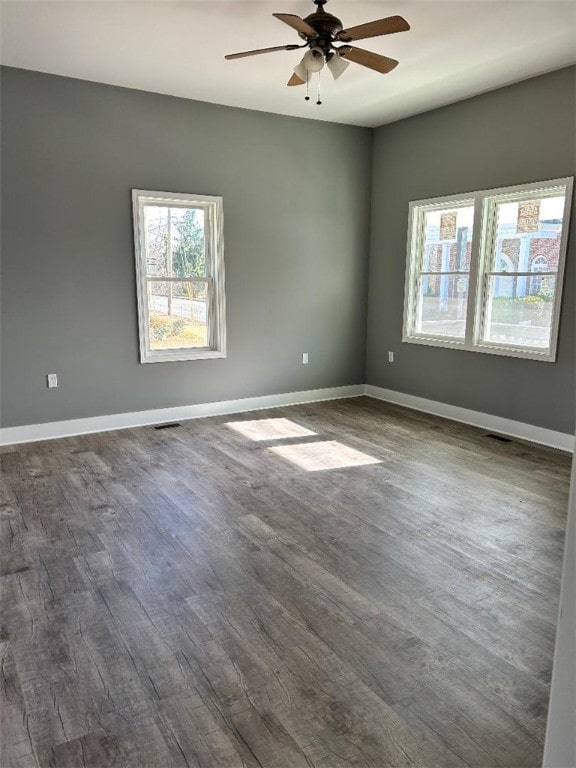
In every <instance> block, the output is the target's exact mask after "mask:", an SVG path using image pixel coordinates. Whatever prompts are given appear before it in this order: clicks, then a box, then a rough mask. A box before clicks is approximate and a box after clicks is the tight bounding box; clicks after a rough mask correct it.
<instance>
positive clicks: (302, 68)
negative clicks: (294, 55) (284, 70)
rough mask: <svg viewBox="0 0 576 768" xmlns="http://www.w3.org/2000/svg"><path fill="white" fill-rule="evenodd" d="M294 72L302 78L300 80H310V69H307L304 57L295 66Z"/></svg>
mask: <svg viewBox="0 0 576 768" xmlns="http://www.w3.org/2000/svg"><path fill="white" fill-rule="evenodd" d="M294 74H295V75H297V76H298V77H299V78H300V80H303V81H304V82H306V81H307V80H308V70H307V69H306V64H305V63H304V59H302V61H301V62H300V63H299V64H297V65H296V66H295V67H294Z"/></svg>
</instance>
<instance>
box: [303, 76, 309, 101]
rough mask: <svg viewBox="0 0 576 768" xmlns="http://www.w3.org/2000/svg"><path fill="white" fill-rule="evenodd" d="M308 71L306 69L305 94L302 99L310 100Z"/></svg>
mask: <svg viewBox="0 0 576 768" xmlns="http://www.w3.org/2000/svg"><path fill="white" fill-rule="evenodd" d="M309 91H310V72H308V70H306V96H304V101H310V92H309Z"/></svg>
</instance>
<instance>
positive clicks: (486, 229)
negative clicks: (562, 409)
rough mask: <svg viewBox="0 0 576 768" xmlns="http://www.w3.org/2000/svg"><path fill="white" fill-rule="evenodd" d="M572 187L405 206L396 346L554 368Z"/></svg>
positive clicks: (552, 185) (559, 182) (560, 182)
mask: <svg viewBox="0 0 576 768" xmlns="http://www.w3.org/2000/svg"><path fill="white" fill-rule="evenodd" d="M572 182H573V179H572V178H566V179H556V180H553V181H546V182H539V183H535V184H525V185H522V186H516V187H508V188H505V189H497V190H486V191H483V192H473V193H469V194H464V195H454V196H451V197H444V198H438V199H433V200H420V201H418V202H413V203H411V204H410V213H409V224H408V260H407V271H406V290H405V302H404V329H403V341H406V342H411V343H415V344H427V345H431V346H442V347H451V348H453V349H466V350H471V351H476V352H488V353H491V354H496V355H509V356H513V357H526V358H532V359H535V360H545V361H549V362H552V361H554V360H555V357H556V344H557V337H558V324H559V317H560V306H561V298H562V277H563V271H564V261H565V257H566V244H567V238H568V221H569V215H570V207H571V199H572Z"/></svg>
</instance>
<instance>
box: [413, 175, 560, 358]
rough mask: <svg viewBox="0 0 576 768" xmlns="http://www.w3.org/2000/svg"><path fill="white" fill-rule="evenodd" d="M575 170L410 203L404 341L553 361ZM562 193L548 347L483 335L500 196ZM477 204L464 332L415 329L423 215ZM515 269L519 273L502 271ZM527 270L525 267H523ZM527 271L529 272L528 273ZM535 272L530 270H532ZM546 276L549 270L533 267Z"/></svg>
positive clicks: (513, 197)
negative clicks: (570, 173) (559, 175)
mask: <svg viewBox="0 0 576 768" xmlns="http://www.w3.org/2000/svg"><path fill="white" fill-rule="evenodd" d="M573 181H574V178H573V177H572V176H570V177H566V178H562V179H552V180H550V181H540V182H534V183H531V184H520V185H516V186H512V187H502V188H499V189H488V190H482V191H479V192H470V193H464V194H459V195H449V196H446V197H436V198H431V199H427V200H417V201H414V202H411V203H410V206H409V216H408V241H407V262H406V281H405V291H404V319H403V328H402V341H403V342H406V343H409V344H423V345H425V346H431V347H444V348H447V349H463V350H466V351H469V352H483V353H486V354H491V355H504V356H506V357H521V358H525V359H530V360H541V361H544V362H555V360H556V352H557V345H558V328H559V324H560V309H561V305H562V289H563V283H564V268H565V263H566V250H567V244H568V230H569V226H570V212H571V208H572V187H573ZM559 193H562V194H565V196H566V197H565V202H564V218H563V225H562V234H561V239H560V254H559V259H558V269H557V271H556V273H551V274H552V275H554V274H555V276H556V291H555V297H554V305H553V308H552V323H551V333H550V347H549V348H548V349H544V350H543V349H541V348H537V347H527V346H526V347H519V346H514V345H513V344H505V343H503V342H490V341H486V340H483V339H482V335H483V324H484V322H485V319H486V306H487V300H488V296H487V294H486V290H485V287H486V285H487V284H488V281H487V280H486V275H488V274H494V273H493V272H492V271H491V270H489V269H488V267H489V260H490V257H491V247H492V245H493V243H494V238H495V237H496V225H497V221H496V212H497V206H498V205H499V204H500V203H502V202H514V201H516V200H520V199H521V200H526V199H530V198H531V197H534V198H542V197H553V196H555V195H558V194H559ZM466 204H467V205H472V204H473V205H474V222H473V232H472V244H471V255H470V272H469V279H468V304H467V311H466V326H465V336H464V338H461V337H449V336H442V337H440V336H432V335H430V334H426V333H422V332H418V331H416V327H417V326H416V320H417V302H418V277H419V275H420V271H421V270H420V266H421V259H422V258H423V254H424V247H423V246H424V237H425V233H424V221H425V216H426V213H428V212H429V211H434V210H438V209H446V208H449V207H452V206H454V207H457V206H462V205H466ZM502 274H503V275H504V274H512V275H516V274H517V273H514V272H513V273H502ZM521 274H524V273H521ZM526 274H528V273H526ZM530 274H532V273H530ZM534 274H538V275H540V276H545V275H546V274H547V273H545V272H535V273H534Z"/></svg>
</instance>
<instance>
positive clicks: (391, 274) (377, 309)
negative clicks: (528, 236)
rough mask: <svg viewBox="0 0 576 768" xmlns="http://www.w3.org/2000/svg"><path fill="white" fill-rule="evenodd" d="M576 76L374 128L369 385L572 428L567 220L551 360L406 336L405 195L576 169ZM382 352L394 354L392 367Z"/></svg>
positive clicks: (531, 83) (573, 240)
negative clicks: (417, 341) (471, 349)
mask: <svg viewBox="0 0 576 768" xmlns="http://www.w3.org/2000/svg"><path fill="white" fill-rule="evenodd" d="M575 72H576V70H575V68H573V67H572V68H568V69H564V70H559V71H557V72H553V73H551V74H548V75H544V76H542V77H538V78H534V79H532V80H527V81H524V82H522V83H518V84H516V85H513V86H509V87H507V88H502V89H500V90H497V91H492V92H491V93H487V94H484V95H482V96H478V97H475V98H473V99H468V100H466V101H463V102H460V103H458V104H454V105H452V106H449V107H444V108H442V109H437V110H434V111H432V112H428V113H425V114H423V115H419V116H416V117H413V118H409V119H407V120H402V121H400V122H397V123H394V124H392V125H389V126H384V127H382V128H379V129H378V130H377V131H376V132H375V137H374V162H373V177H372V178H373V196H372V233H371V234H372V243H371V254H370V272H369V302H368V346H367V379H366V380H367V382H368V383H369V384H373V385H376V386H380V387H386V388H388V389H393V390H398V391H400V392H407V393H409V394H412V395H417V396H420V397H425V398H429V399H432V400H438V401H441V402H444V403H451V404H453V405H457V406H461V407H464V408H471V409H473V410H477V411H484V412H486V413H491V414H495V415H497V416H503V417H507V418H510V419H516V420H518V421H523V422H527V423H529V424H535V425H537V426H540V427H547V428H549V429H555V430H559V431H561V432H567V433H573V432H574V395H573V393H574V373H575V365H574V351H575V334H574V331H575V327H574V309H575V296H574V294H575V287H576V286H575V266H576V258H575V244H576V222H575V221H574V216H572V226H571V230H572V232H571V237H570V244H569V251H568V261H567V271H566V276H565V284H564V303H563V309H562V316H561V327H560V339H559V349H558V357H557V362H556V363H555V364H551V363H543V362H539V361H533V360H520V359H515V358H505V357H499V356H496V355H487V354H479V353H475V352H464V351H461V350H451V349H442V348H437V347H425V346H417V345H414V344H402V343H401V338H402V311H403V301H404V270H405V264H406V233H407V222H408V203H409V202H410V201H411V200H420V199H423V198H427V197H437V196H441V195H450V194H453V193H459V192H467V191H473V190H478V189H489V188H491V187H501V186H508V185H512V184H522V183H526V182H532V181H540V180H544V179H552V178H558V177H561V176H572V175H574V173H575V171H576V153H575V141H576V134H575V115H576V105H575V93H576V87H575V86H576V83H575ZM388 350H393V351H394V352H395V353H396V354H395V359H396V362H394V363H392V364H390V363H388V362H387V351H388Z"/></svg>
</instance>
